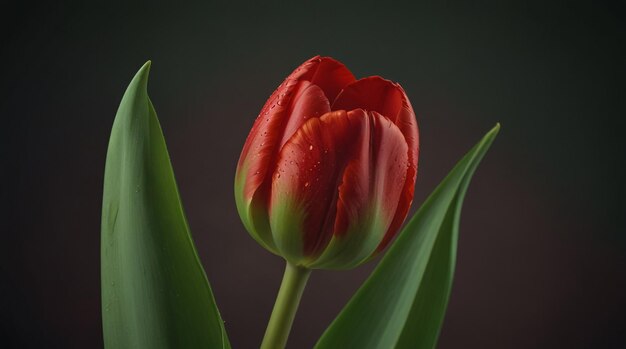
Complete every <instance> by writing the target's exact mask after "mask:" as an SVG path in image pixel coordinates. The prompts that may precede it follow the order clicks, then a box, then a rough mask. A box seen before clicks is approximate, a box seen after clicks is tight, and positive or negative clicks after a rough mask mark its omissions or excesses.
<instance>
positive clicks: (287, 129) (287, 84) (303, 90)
mask: <svg viewBox="0 0 626 349" xmlns="http://www.w3.org/2000/svg"><path fill="white" fill-rule="evenodd" d="M354 80H355V79H354V76H352V73H350V71H349V70H348V69H347V68H346V67H345V66H343V65H342V64H341V63H339V62H337V61H335V60H333V59H332V58H328V57H321V58H320V57H319V56H316V57H313V58H311V59H309V60H308V61H306V62H304V63H303V64H302V65H301V66H300V67H298V68H296V70H294V71H293V73H291V75H289V76H288V77H287V78H286V79H285V81H284V82H283V83H282V84H281V85H280V86H279V87H278V88H277V89H276V91H274V93H273V94H272V95H271V96H270V98H269V99H268V100H267V102H266V103H265V106H264V107H263V109H261V113H260V114H259V116H258V117H257V119H256V121H255V123H254V126H253V127H252V130H251V131H250V134H249V135H248V138H247V139H246V143H245V144H244V147H243V150H242V152H241V156H240V158H239V163H238V166H237V167H238V171H239V170H241V169H242V167H243V163H244V162H246V165H247V173H245V174H243V173H242V174H241V175H244V176H246V183H245V186H244V193H243V195H244V197H245V198H246V199H248V200H251V199H252V198H253V196H254V195H255V193H256V191H257V190H258V189H259V187H261V186H262V185H263V184H264V183H265V184H266V185H265V186H267V185H269V176H270V174H271V172H272V171H273V163H274V160H275V158H276V156H277V154H278V152H279V150H280V148H281V147H282V145H283V144H284V143H285V142H286V141H287V140H288V139H289V138H290V137H291V135H292V134H293V132H295V131H296V130H297V129H298V127H300V125H302V123H304V121H306V119H308V118H309V117H315V116H319V115H322V114H324V113H326V112H328V111H330V109H329V102H328V101H329V100H331V99H328V97H326V96H329V95H330V96H332V98H333V99H334V98H335V96H336V95H337V94H338V93H339V91H340V90H341V89H342V88H343V87H345V86H346V85H347V84H349V83H351V82H353V81H354ZM317 84H319V85H318V86H319V87H317V86H314V85H317Z"/></svg>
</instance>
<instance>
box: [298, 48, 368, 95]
mask: <svg viewBox="0 0 626 349" xmlns="http://www.w3.org/2000/svg"><path fill="white" fill-rule="evenodd" d="M310 61H316V62H318V65H317V68H316V69H310V70H309V71H308V72H307V73H306V74H304V75H303V76H302V79H304V80H308V81H310V82H311V83H313V84H314V85H317V86H319V87H320V88H321V89H322V90H323V91H324V93H325V94H326V97H327V98H328V100H329V101H333V100H335V98H336V97H337V95H338V94H339V92H341V90H342V89H343V88H344V87H346V86H347V85H348V84H351V83H353V82H354V81H355V80H356V79H355V78H354V75H352V72H350V70H348V68H346V66H344V65H343V64H342V63H341V62H339V61H336V60H334V59H332V58H330V57H319V56H317V57H313V58H311V60H310Z"/></svg>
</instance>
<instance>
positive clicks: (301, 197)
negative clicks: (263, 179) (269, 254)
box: [270, 109, 410, 268]
mask: <svg viewBox="0 0 626 349" xmlns="http://www.w3.org/2000/svg"><path fill="white" fill-rule="evenodd" d="M409 164H410V161H409V151H408V144H407V142H406V139H405V137H404V135H403V134H402V132H401V130H400V129H399V128H398V126H396V124H395V123H393V122H392V121H391V120H390V119H388V118H386V117H384V116H382V115H381V114H379V113H378V112H375V111H365V110H362V109H356V110H351V111H349V112H346V111H344V110H340V111H335V112H330V113H328V114H326V115H324V116H322V117H321V118H319V119H317V118H316V119H311V120H309V121H307V122H306V123H305V124H304V125H302V127H301V128H300V129H299V130H298V131H297V132H296V133H295V134H294V135H293V137H292V138H291V139H290V140H289V141H288V142H287V143H286V144H285V146H284V147H283V149H282V150H281V152H280V154H279V158H278V167H277V170H276V172H275V174H274V179H273V185H272V190H271V200H270V226H271V233H272V237H273V240H274V242H275V246H276V248H277V250H278V252H279V254H280V255H282V256H284V257H285V258H286V259H287V260H289V261H291V262H292V263H295V264H297V265H303V266H307V267H311V268H350V267H353V266H356V265H358V264H360V263H361V262H363V261H364V260H366V259H367V258H369V257H370V256H371V255H372V254H373V253H375V251H376V250H377V248H378V247H379V246H380V244H381V242H382V241H383V239H384V238H385V234H386V233H387V231H388V230H389V227H390V226H391V224H392V223H393V220H394V217H395V216H396V213H397V211H398V203H399V202H401V198H402V197H403V195H404V193H403V190H404V189H405V183H406V181H407V173H408V172H407V168H408V167H409Z"/></svg>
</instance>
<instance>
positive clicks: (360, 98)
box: [332, 76, 419, 251]
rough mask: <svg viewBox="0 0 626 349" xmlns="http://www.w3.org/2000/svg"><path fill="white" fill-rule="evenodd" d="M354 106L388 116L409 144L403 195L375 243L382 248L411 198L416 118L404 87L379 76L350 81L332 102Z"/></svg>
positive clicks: (337, 105)
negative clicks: (387, 225)
mask: <svg viewBox="0 0 626 349" xmlns="http://www.w3.org/2000/svg"><path fill="white" fill-rule="evenodd" d="M355 108H362V109H366V110H371V111H376V112H378V113H380V114H381V115H384V116H385V117H387V118H388V119H390V120H391V121H392V122H393V123H394V124H395V125H396V126H397V127H398V128H399V129H400V131H401V132H402V135H404V138H405V140H406V142H407V145H408V157H409V164H408V168H407V177H406V181H405V184H404V189H403V195H402V197H401V198H400V202H399V204H398V209H397V211H396V214H395V216H394V219H393V222H392V224H391V225H390V226H389V229H388V231H387V233H386V234H385V237H384V239H383V241H382V242H381V244H380V245H379V246H378V249H377V251H381V250H383V249H384V248H385V247H386V246H387V245H388V244H389V242H390V241H391V239H392V238H393V236H394V235H395V233H396V232H397V231H398V229H400V226H401V225H402V223H403V222H404V220H405V219H406V216H407V214H408V212H409V209H410V207H411V203H412V202H413V192H414V190H415V178H416V176H417V163H418V162H417V160H418V156H419V132H418V127H417V119H416V118H415V112H414V111H413V107H412V106H411V103H410V102H409V98H408V97H407V96H406V93H405V92H404V89H402V87H401V86H400V85H399V84H397V83H394V82H391V81H389V80H386V79H383V78H381V77H379V76H372V77H367V78H363V79H360V80H358V81H355V82H353V83H351V84H349V85H348V86H346V88H345V89H344V90H343V91H342V92H341V93H340V94H339V95H338V96H337V98H336V99H335V101H334V102H333V104H332V109H333V110H335V109H346V110H350V109H355Z"/></svg>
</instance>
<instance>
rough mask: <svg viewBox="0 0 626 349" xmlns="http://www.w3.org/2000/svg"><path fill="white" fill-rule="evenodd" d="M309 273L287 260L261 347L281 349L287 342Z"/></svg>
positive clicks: (263, 348)
mask: <svg viewBox="0 0 626 349" xmlns="http://www.w3.org/2000/svg"><path fill="white" fill-rule="evenodd" d="M310 274H311V270H310V269H307V268H302V267H297V266H294V265H291V264H290V263H289V262H287V267H286V268H285V275H283V281H282V283H281V284H280V290H279V291H278V296H277V297H276V303H275V304H274V310H272V316H271V317H270V322H269V323H268V324H267V330H265V337H263V343H261V349H282V348H284V347H285V344H287V338H288V337H289V332H290V331H291V324H292V323H293V319H294V317H295V316H296V311H297V310H298V305H299V304H300V298H302V292H304V286H306V282H307V280H308V279H309V275H310Z"/></svg>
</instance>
